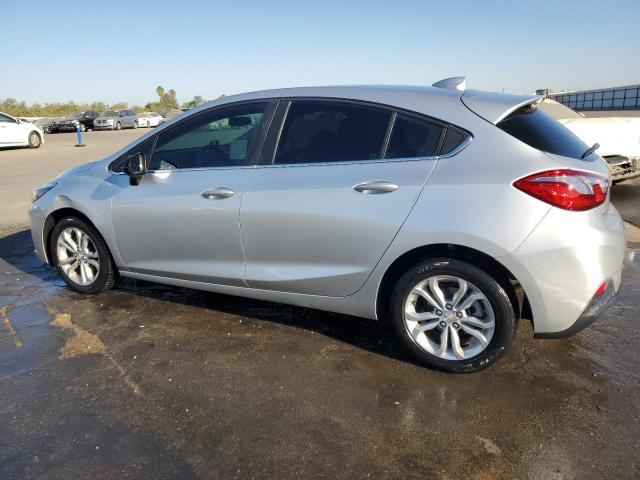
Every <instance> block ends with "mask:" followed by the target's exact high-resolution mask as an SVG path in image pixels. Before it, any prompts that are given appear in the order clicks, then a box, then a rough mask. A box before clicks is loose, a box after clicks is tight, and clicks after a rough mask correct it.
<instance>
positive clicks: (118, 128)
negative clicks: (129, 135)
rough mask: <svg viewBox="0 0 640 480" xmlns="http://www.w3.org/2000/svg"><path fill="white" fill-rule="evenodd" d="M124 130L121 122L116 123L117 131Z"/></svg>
mask: <svg viewBox="0 0 640 480" xmlns="http://www.w3.org/2000/svg"><path fill="white" fill-rule="evenodd" d="M121 129H122V125H120V122H116V130H121Z"/></svg>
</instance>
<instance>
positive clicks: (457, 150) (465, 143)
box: [108, 135, 473, 175]
mask: <svg viewBox="0 0 640 480" xmlns="http://www.w3.org/2000/svg"><path fill="white" fill-rule="evenodd" d="M472 140H473V137H472V136H471V135H468V136H467V137H465V139H464V140H463V141H462V142H461V143H460V144H459V145H458V146H457V147H456V148H454V149H453V150H451V151H450V152H449V153H447V154H444V155H432V156H428V157H402V158H376V159H372V160H346V161H344V162H317V163H286V164H278V163H272V164H266V165H259V164H258V165H241V166H238V167H201V168H176V169H175V170H147V172H146V173H166V172H202V171H209V170H246V169H251V168H289V167H328V166H331V165H368V164H372V163H374V164H376V163H392V162H419V161H424V160H439V159H443V158H451V157H454V156H456V155H457V154H458V153H460V152H461V151H462V150H464V149H465V148H466V147H467V146H468V145H469V144H470V143H471V141H472ZM108 171H109V173H111V174H112V175H126V173H124V172H112V171H111V170H108Z"/></svg>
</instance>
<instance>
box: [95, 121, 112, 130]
mask: <svg viewBox="0 0 640 480" xmlns="http://www.w3.org/2000/svg"><path fill="white" fill-rule="evenodd" d="M115 125H116V124H115V123H113V124H108V123H94V124H93V129H94V130H113V129H114V128H115Z"/></svg>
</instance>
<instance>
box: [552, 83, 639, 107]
mask: <svg viewBox="0 0 640 480" xmlns="http://www.w3.org/2000/svg"><path fill="white" fill-rule="evenodd" d="M639 94H640V85H629V86H626V87H614V88H603V89H601V90H585V91H583V92H567V93H556V94H554V93H550V94H549V98H552V99H553V100H555V101H557V102H560V103H562V104H564V105H566V106H567V107H570V108H573V109H574V110H638V109H640V95H639Z"/></svg>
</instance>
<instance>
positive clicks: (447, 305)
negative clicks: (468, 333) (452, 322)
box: [444, 303, 452, 310]
mask: <svg viewBox="0 0 640 480" xmlns="http://www.w3.org/2000/svg"><path fill="white" fill-rule="evenodd" d="M444 308H446V309H447V310H451V308H452V307H451V304H449V303H447V304H446V305H445V306H444Z"/></svg>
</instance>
